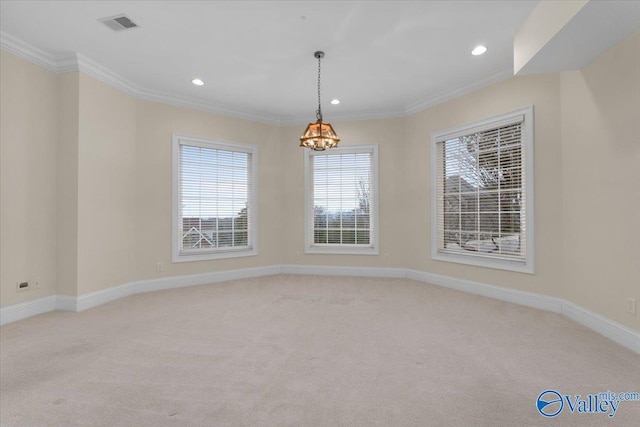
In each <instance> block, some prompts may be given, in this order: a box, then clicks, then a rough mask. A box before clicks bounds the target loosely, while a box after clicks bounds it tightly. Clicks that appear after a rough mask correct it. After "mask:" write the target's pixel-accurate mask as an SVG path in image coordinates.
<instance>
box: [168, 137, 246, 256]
mask: <svg viewBox="0 0 640 427" xmlns="http://www.w3.org/2000/svg"><path fill="white" fill-rule="evenodd" d="M256 165H257V148H256V147H255V146H253V145H244V144H235V143H233V144H232V143H220V142H215V141H210V140H205V139H199V138H191V137H185V136H180V135H174V136H173V210H174V211H173V261H174V262H181V261H197V260H206V259H216V258H231V257H238V256H248V255H255V254H256V253H257V247H256V235H257V233H256V231H257V230H256V213H257V212H256V205H257V197H256V190H257V189H256V175H257V171H256Z"/></svg>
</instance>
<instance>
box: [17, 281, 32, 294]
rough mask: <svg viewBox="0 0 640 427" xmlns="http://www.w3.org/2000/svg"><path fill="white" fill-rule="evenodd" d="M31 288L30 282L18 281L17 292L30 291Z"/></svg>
mask: <svg viewBox="0 0 640 427" xmlns="http://www.w3.org/2000/svg"><path fill="white" fill-rule="evenodd" d="M29 289H31V286H30V285H29V282H28V281H27V282H18V283H16V291H17V292H22V291H28V290H29Z"/></svg>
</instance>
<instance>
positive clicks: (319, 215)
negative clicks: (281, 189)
mask: <svg viewBox="0 0 640 427" xmlns="http://www.w3.org/2000/svg"><path fill="white" fill-rule="evenodd" d="M307 155H308V159H307V161H308V166H307V169H308V172H307V173H308V189H307V212H308V213H307V218H308V232H307V236H308V246H309V247H310V248H323V247H324V248H331V247H334V248H335V247H342V248H347V249H352V250H354V251H355V252H354V253H357V250H358V249H359V248H360V249H362V248H365V249H368V250H369V251H371V250H373V249H374V248H375V247H376V239H377V236H376V231H375V230H376V222H377V209H376V206H377V200H376V198H377V196H376V194H377V189H376V185H377V179H376V176H375V174H376V165H377V151H376V147H375V146H364V147H358V148H338V149H332V150H331V151H330V152H326V151H325V152H322V153H319V152H313V151H309V152H308V154H307ZM312 251H313V250H312Z"/></svg>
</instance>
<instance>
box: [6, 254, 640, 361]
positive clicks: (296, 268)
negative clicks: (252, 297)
mask: <svg viewBox="0 0 640 427" xmlns="http://www.w3.org/2000/svg"><path fill="white" fill-rule="evenodd" d="M274 274H299V275H321V276H359V277H387V278H407V279H412V280H417V281H420V282H425V283H430V284H433V285H437V286H442V287H446V288H451V289H456V290H459V291H462V292H468V293H472V294H476V295H482V296H486V297H489V298H494V299H499V300H502V301H506V302H511V303H514V304H519V305H524V306H527V307H532V308H537V309H540V310H545V311H551V312H554V313H561V314H563V315H565V316H567V317H568V318H570V319H572V320H574V321H576V322H578V323H580V324H582V325H584V326H586V327H587V328H589V329H592V330H594V331H595V332H597V333H599V334H601V335H603V336H605V337H607V338H609V339H611V340H612V341H614V342H616V343H618V344H620V345H622V346H624V347H627V348H629V349H630V350H632V351H634V352H636V353H638V354H640V333H638V332H637V331H634V330H632V329H630V328H627V327H626V326H623V325H621V324H619V323H617V322H614V321H612V320H610V319H607V318H606V317H604V316H601V315H599V314H596V313H593V312H591V311H589V310H587V309H585V308H583V307H580V306H578V305H575V304H573V303H571V302H569V301H566V300H564V299H562V298H556V297H551V296H546V295H540V294H535V293H532V292H525V291H519V290H515V289H508V288H502V287H499V286H494V285H488V284H485V283H480V282H474V281H471V280H463V279H456V278H454V277H449V276H441V275H438V274H433V273H428V272H424V271H417V270H410V269H404V268H382V267H375V268H369V267H336V266H325V265H272V266H266V267H256V268H247V269H242V270H229V271H217V272H211V273H205V274H196V275H190V276H176V277H166V278H161V279H149V280H140V281H137V282H130V283H126V284H124V285H120V286H116V287H113V288H108V289H104V290H101V291H98V292H92V293H90V294H85V295H81V296H79V297H69V296H63V295H57V296H50V297H46V298H40V299H37V300H34V301H29V302H24V303H20V304H15V305H11V306H8V307H3V308H1V309H0V325H4V324H7V323H11V322H16V321H18V320H22V319H26V318H28V317H31V316H36V315H38V314H43V313H46V312H49V311H53V310H65V311H75V312H79V311H83V310H87V309H89V308H93V307H96V306H98V305H102V304H105V303H107V302H110V301H114V300H117V299H120V298H124V297H126V296H129V295H133V294H139V293H143V292H152V291H158V290H163V289H174V288H181V287H186V286H195V285H205V284H210V283H218V282H224V281H228V280H238V279H248V278H253V277H262V276H270V275H274Z"/></svg>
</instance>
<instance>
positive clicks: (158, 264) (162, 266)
mask: <svg viewBox="0 0 640 427" xmlns="http://www.w3.org/2000/svg"><path fill="white" fill-rule="evenodd" d="M163 270H164V264H163V263H161V262H158V263H157V264H156V271H163Z"/></svg>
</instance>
